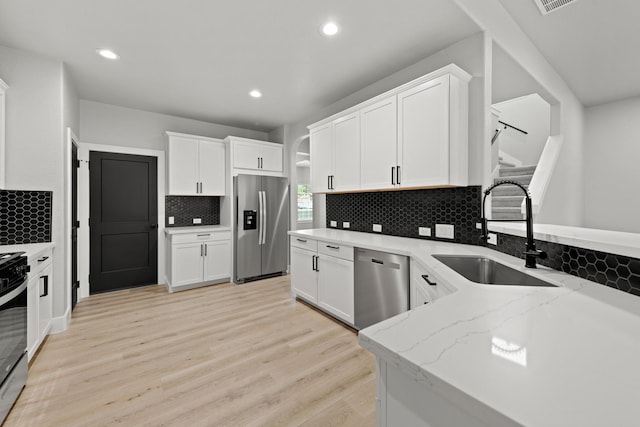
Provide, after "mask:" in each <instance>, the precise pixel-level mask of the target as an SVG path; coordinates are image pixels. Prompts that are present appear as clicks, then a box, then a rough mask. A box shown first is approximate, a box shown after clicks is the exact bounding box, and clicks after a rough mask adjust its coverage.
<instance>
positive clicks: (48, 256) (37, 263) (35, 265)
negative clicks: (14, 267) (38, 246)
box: [29, 248, 53, 277]
mask: <svg viewBox="0 0 640 427" xmlns="http://www.w3.org/2000/svg"><path fill="white" fill-rule="evenodd" d="M52 260H53V248H49V249H46V250H44V251H42V252H40V253H39V254H38V255H37V256H34V257H29V266H30V267H31V271H30V273H29V274H30V276H31V277H35V276H37V275H38V274H40V272H41V271H42V270H44V269H45V268H47V267H48V266H49V265H50V264H51V262H52Z"/></svg>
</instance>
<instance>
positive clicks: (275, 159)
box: [258, 143, 283, 172]
mask: <svg viewBox="0 0 640 427" xmlns="http://www.w3.org/2000/svg"><path fill="white" fill-rule="evenodd" d="M282 154H283V153H282V144H272V143H266V144H259V147H258V155H259V156H260V166H261V167H260V169H262V170H265V171H271V172H282V170H283V168H282Z"/></svg>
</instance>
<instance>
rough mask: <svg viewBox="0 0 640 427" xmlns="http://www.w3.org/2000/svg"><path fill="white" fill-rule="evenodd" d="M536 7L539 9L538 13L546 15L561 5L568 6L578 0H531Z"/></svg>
mask: <svg viewBox="0 0 640 427" xmlns="http://www.w3.org/2000/svg"><path fill="white" fill-rule="evenodd" d="M533 1H534V3H535V4H536V6H538V9H540V13H541V14H543V15H547V14H549V13H551V12H554V11H556V10H558V9H560V8H562V7H565V6H568V5H570V4H571V3H575V2H577V1H578V0H533Z"/></svg>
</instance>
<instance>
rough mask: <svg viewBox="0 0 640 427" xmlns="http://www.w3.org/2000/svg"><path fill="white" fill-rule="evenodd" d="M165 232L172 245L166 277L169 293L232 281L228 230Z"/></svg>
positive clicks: (169, 246) (167, 230) (229, 233)
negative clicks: (230, 279)
mask: <svg viewBox="0 0 640 427" xmlns="http://www.w3.org/2000/svg"><path fill="white" fill-rule="evenodd" d="M196 228H198V227H196ZM192 230H193V228H192ZM165 233H167V243H168V244H167V247H168V248H170V249H169V251H168V260H167V265H168V270H167V278H166V280H167V286H168V289H169V292H175V291H179V290H183V289H191V288H194V287H198V286H204V285H211V284H215V283H221V282H227V281H229V278H230V277H231V232H230V231H229V230H228V229H222V230H221V229H202V230H198V231H191V232H178V231H176V230H171V229H165Z"/></svg>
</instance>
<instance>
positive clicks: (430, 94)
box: [398, 75, 449, 187]
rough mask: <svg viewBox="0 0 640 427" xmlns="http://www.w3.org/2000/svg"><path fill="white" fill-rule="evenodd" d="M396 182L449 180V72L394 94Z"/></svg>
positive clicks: (419, 183)
mask: <svg viewBox="0 0 640 427" xmlns="http://www.w3.org/2000/svg"><path fill="white" fill-rule="evenodd" d="M398 117H399V123H398V164H399V165H400V166H401V171H400V185H401V186H402V187H420V186H430V185H444V184H448V183H449V76H448V75H447V76H442V77H439V78H437V79H434V80H431V81H429V82H426V83H423V84H421V85H419V86H416V87H414V88H411V89H409V90H407V91H405V92H402V93H400V94H398Z"/></svg>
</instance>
